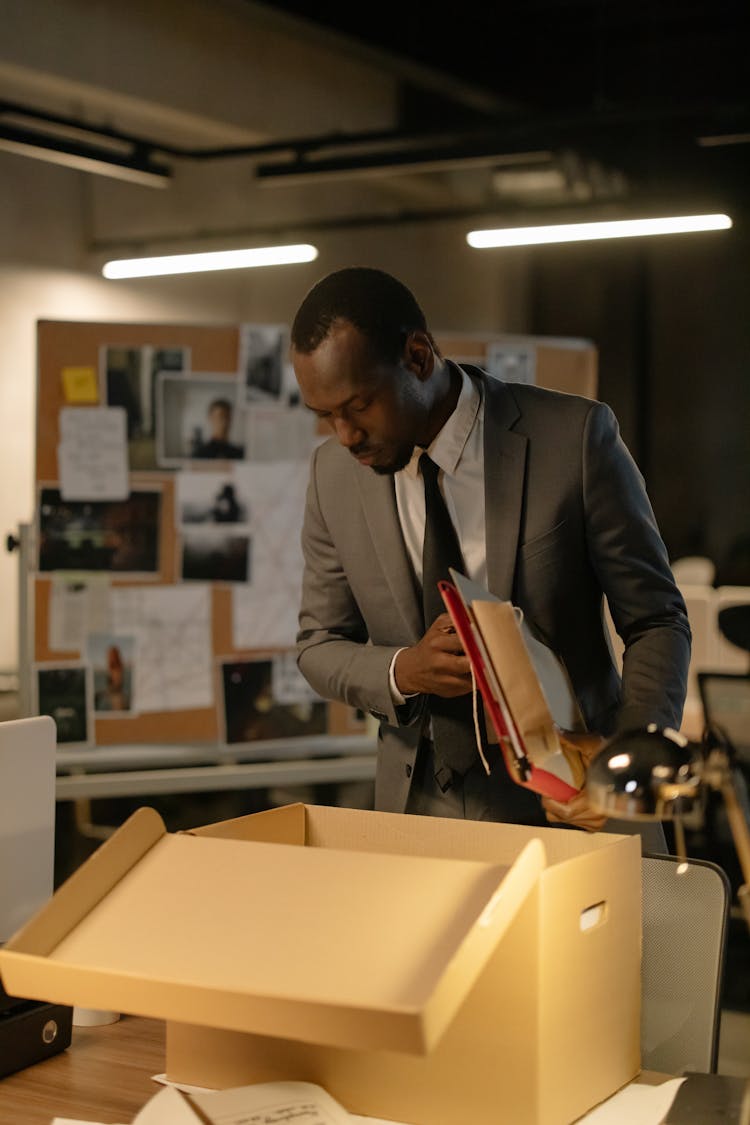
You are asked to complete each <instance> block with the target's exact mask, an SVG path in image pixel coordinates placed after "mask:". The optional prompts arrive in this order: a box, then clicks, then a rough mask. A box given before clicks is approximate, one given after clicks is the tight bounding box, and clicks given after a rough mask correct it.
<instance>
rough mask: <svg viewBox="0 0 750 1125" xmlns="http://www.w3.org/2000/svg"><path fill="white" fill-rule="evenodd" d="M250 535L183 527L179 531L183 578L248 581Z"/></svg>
mask: <svg viewBox="0 0 750 1125" xmlns="http://www.w3.org/2000/svg"><path fill="white" fill-rule="evenodd" d="M250 546H251V544H250V537H249V536H248V535H222V534H219V533H217V532H211V531H193V532H190V531H184V532H183V535H182V566H181V576H182V581H183V582H190V581H196V582H248V581H249V580H250Z"/></svg>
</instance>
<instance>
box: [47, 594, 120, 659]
mask: <svg viewBox="0 0 750 1125" xmlns="http://www.w3.org/2000/svg"><path fill="white" fill-rule="evenodd" d="M108 619H109V578H91V577H89V576H87V577H86V578H72V577H63V576H61V575H56V576H55V577H54V578H53V579H52V585H51V589H50V609H49V638H48V639H49V647H50V649H51V650H52V651H53V652H81V651H82V650H83V648H84V646H85V643H86V637H87V636H88V634H89V633H101V632H104V631H105V629H106V626H107V621H108Z"/></svg>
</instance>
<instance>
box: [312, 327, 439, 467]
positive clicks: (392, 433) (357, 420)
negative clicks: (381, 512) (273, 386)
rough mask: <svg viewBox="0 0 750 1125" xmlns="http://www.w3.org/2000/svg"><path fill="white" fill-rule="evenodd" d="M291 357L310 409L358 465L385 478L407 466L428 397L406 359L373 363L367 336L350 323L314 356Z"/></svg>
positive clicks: (422, 426) (337, 330) (336, 329)
mask: <svg viewBox="0 0 750 1125" xmlns="http://www.w3.org/2000/svg"><path fill="white" fill-rule="evenodd" d="M292 358H293V361H294V371H295V374H296V376H297V382H298V383H299V387H300V390H301V392H302V397H303V399H304V401H305V403H306V405H307V406H308V407H309V408H310V410H312V411H313V412H314V413H315V414H317V416H318V417H319V418H322V419H323V420H324V421H325V422H326V423H327V424H328V425H329V426H330V428H331V430H332V431H333V433H334V434H335V436H336V438H337V439H338V441H339V442H340V443H341V445H343V446H344V448H345V449H348V450H349V452H350V453H351V454H352V455H353V456H354V457H356V458H357V460H358V461H359V462H360V464H362V465H367V466H369V467H370V468H372V469H373V470H374V472H376V473H381V474H385V473H395V472H398V470H399V469H403V468H404V466H405V465H407V464H408V463H409V460H410V458H411V455H412V453H413V451H414V446H415V445H416V444H417V443H418V442H419V441H420V437H421V435H422V433H423V431H424V429H425V426H426V423H427V418H428V415H429V408H430V396H429V393H428V391H427V389H426V383H425V381H424V379H423V378H421V377H420V376H419V375H418V374H417V372H416V371H415V370H413V369H412V365H411V364H410V363H409V362H408V360H406V359H405V360H403V361H401V362H399V363H396V364H384V363H380V362H378V361H377V360H374V359H373V357H372V355H371V352H370V347H369V345H368V342H367V340H366V338H365V337H364V336H363V335H362V333H361V332H360V331H359V329H357V328H355V327H354V325H353V324H350V323H349V322H348V321H342V322H341V323H340V324H338V325H335V326H334V327H333V328H332V330H331V332H330V333H329V334H328V336H327V337H326V338H325V340H323V342H322V343H321V344H320V345H319V346H318V347H317V348H316V350H315V351H314V352H312V353H311V354H310V355H304V354H302V353H300V352H293V356H292Z"/></svg>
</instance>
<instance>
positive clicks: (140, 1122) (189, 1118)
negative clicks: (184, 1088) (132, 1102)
mask: <svg viewBox="0 0 750 1125" xmlns="http://www.w3.org/2000/svg"><path fill="white" fill-rule="evenodd" d="M133 1125H202V1119H201V1118H200V1117H199V1116H198V1114H197V1113H196V1112H195V1110H194V1109H193V1108H192V1107H191V1105H190V1102H189V1101H188V1099H187V1098H185V1097H184V1096H183V1095H182V1094H181V1093H180V1092H179V1090H175V1089H174V1087H173V1086H165V1087H164V1089H163V1090H159V1093H158V1094H154V1096H153V1098H149V1100H148V1101H147V1102H146V1104H145V1105H144V1107H143V1109H141V1110H139V1111H138V1113H136V1115H135V1117H134V1118H133Z"/></svg>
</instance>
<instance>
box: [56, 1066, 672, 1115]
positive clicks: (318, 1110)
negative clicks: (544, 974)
mask: <svg viewBox="0 0 750 1125" xmlns="http://www.w3.org/2000/svg"><path fill="white" fill-rule="evenodd" d="M684 1081H685V1079H684V1078H672V1079H668V1080H667V1081H665V1082H662V1083H660V1084H659V1085H658V1086H650V1085H647V1084H646V1083H642V1082H638V1081H635V1082H631V1083H629V1085H627V1086H625V1087H624V1088H623V1089H622V1090H618V1091H617V1093H616V1094H613V1095H612V1097H611V1098H608V1099H607V1101H606V1102H602V1104H601V1105H598V1106H596V1107H595V1108H594V1109H592V1110H590V1111H589V1112H588V1113H587V1114H585V1115H584V1116H583V1117H580V1118H579V1119H578V1121H577V1123H576V1125H634V1122H637V1123H638V1125H660V1123H661V1122H662V1121H663V1120H664V1118H665V1117H666V1115H667V1113H668V1112H669V1110H670V1107H671V1105H672V1103H673V1102H674V1099H675V1097H676V1096H677V1093H678V1091H679V1089H680V1086H681V1085H682V1083H683V1082H684ZM180 1089H185V1090H187V1091H192V1090H197V1088H196V1087H182V1086H172V1085H169V1086H166V1087H165V1088H164V1089H163V1090H160V1091H159V1093H158V1094H155V1095H154V1097H153V1098H150V1099H149V1101H148V1102H147V1103H146V1105H145V1106H144V1107H143V1109H141V1110H140V1111H139V1112H138V1113H137V1114H136V1116H135V1117H134V1118H133V1120H132V1122H131V1123H130V1125H197V1123H198V1122H209V1123H210V1125H287V1123H289V1122H293V1125H399V1122H396V1121H385V1120H383V1118H380V1117H377V1118H376V1117H361V1116H360V1115H359V1114H352V1113H347V1111H346V1110H345V1109H344V1108H343V1107H342V1106H341V1105H340V1104H339V1103H338V1102H337V1101H335V1100H334V1099H333V1098H332V1097H331V1096H330V1095H329V1094H327V1093H326V1091H325V1090H324V1089H323V1088H322V1087H321V1086H316V1085H314V1084H312V1083H309V1082H271V1083H261V1084H260V1085H257V1086H238V1087H235V1088H233V1089H230V1090H218V1091H215V1090H211V1091H199V1092H195V1093H190V1094H189V1096H188V1097H184V1096H183V1095H182V1094H181V1093H180V1092H179V1090H180ZM193 1105H194V1106H196V1107H197V1109H198V1110H199V1111H200V1112H201V1113H202V1114H203V1117H200V1116H199V1115H198V1113H196V1112H195V1110H194V1109H193V1108H192V1107H193ZM52 1125H97V1123H96V1122H86V1121H79V1120H78V1118H75V1119H74V1118H70V1117H55V1118H54V1120H53V1122H52Z"/></svg>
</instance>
